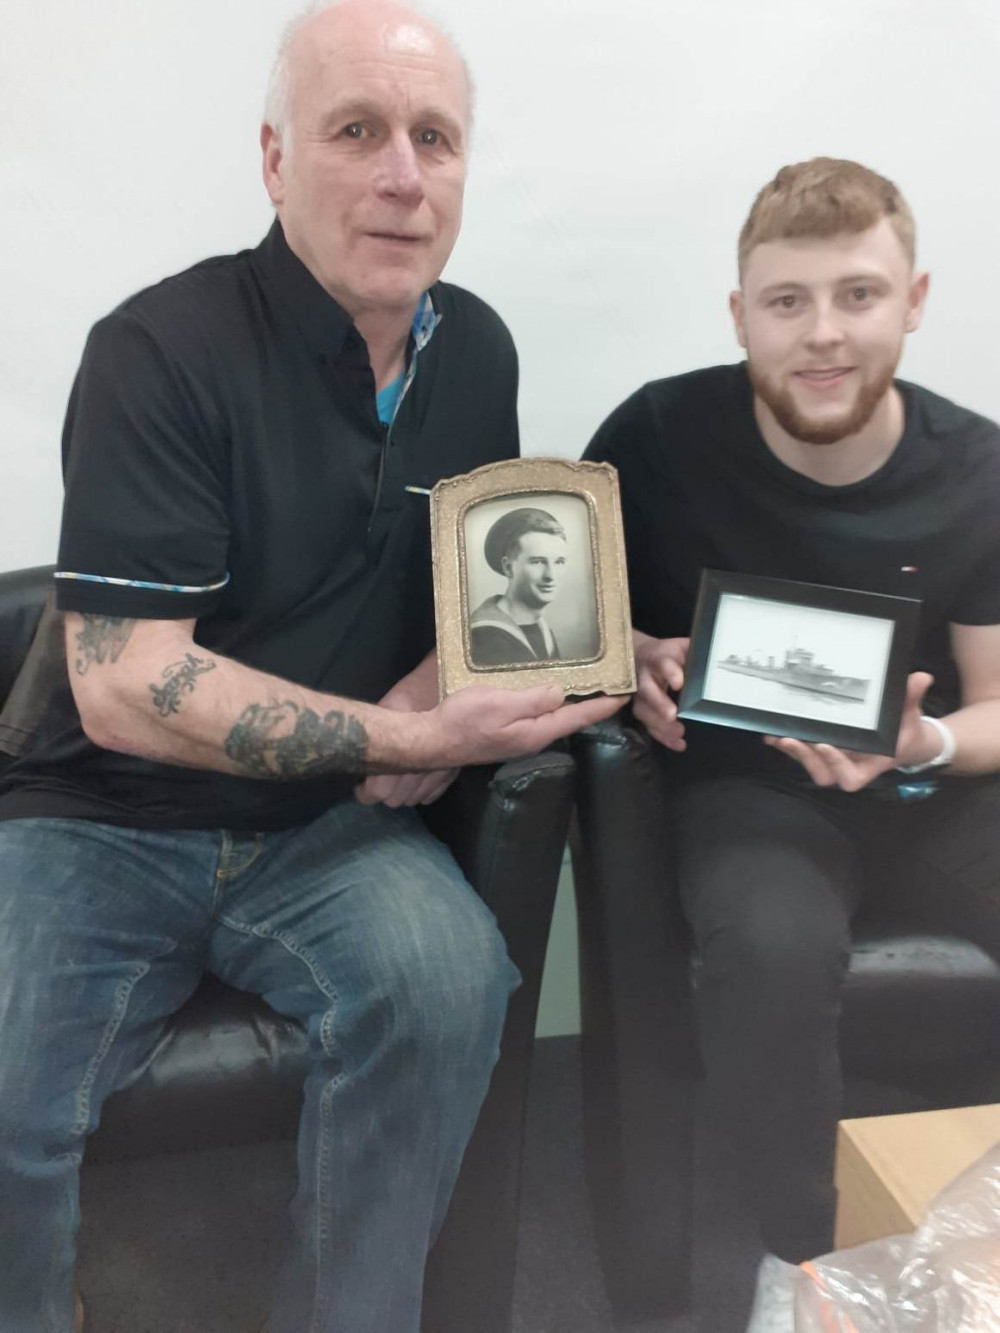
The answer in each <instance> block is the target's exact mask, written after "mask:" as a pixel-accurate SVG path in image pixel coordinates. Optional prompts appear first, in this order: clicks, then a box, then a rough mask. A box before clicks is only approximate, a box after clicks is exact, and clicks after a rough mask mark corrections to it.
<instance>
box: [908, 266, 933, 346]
mask: <svg viewBox="0 0 1000 1333" xmlns="http://www.w3.org/2000/svg"><path fill="white" fill-rule="evenodd" d="M930 285H931V275H930V274H929V273H928V272H926V270H925V271H923V272H921V273H917V274H915V275H914V278H913V281H912V282H911V283H910V291H909V294H908V295H907V298H906V305H907V310H906V332H907V333H913V332H915V331H916V330H917V329H919V328H920V321H921V320H922V319H923V317H924V305H925V303H926V301H927V291H928V288H929V287H930Z"/></svg>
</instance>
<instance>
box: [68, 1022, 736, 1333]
mask: <svg viewBox="0 0 1000 1333" xmlns="http://www.w3.org/2000/svg"><path fill="white" fill-rule="evenodd" d="M190 1165H191V1158H187V1159H162V1160H160V1161H156V1162H138V1163H135V1164H133V1166H132V1167H131V1168H130V1170H129V1171H128V1173H127V1177H126V1178H125V1179H124V1180H123V1173H122V1167H121V1165H119V1166H117V1167H116V1168H115V1172H116V1179H115V1184H114V1191H113V1192H112V1189H111V1182H110V1180H109V1177H108V1174H107V1170H106V1168H101V1167H95V1168H90V1169H89V1171H88V1172H87V1173H86V1174H85V1185H84V1196H83V1227H82V1235H81V1243H80V1266H79V1278H80V1285H81V1288H82V1290H83V1293H84V1295H85V1297H86V1299H87V1305H88V1316H89V1323H88V1333H255V1330H256V1329H257V1328H259V1326H260V1323H261V1322H262V1320H263V1318H264V1315H265V1313H266V1306H267V1294H268V1291H269V1289H270V1285H271V1282H272V1279H273V1275H274V1271H275V1267H276V1264H277V1260H278V1256H277V1255H276V1254H274V1253H273V1252H272V1245H271V1241H270V1239H269V1237H270V1236H272V1235H273V1216H274V1209H275V1206H276V1200H281V1199H286V1198H287V1197H288V1195H289V1193H290V1190H291V1187H292V1185H291V1182H292V1172H293V1169H294V1168H293V1162H292V1151H291V1147H290V1145H283V1144H278V1145H276V1144H266V1145H262V1146H261V1147H259V1148H257V1149H254V1150H253V1151H252V1153H251V1154H248V1150H247V1149H245V1148H244V1149H239V1150H236V1151H232V1150H220V1151H215V1152H206V1153H201V1154H198V1155H197V1163H196V1165H197V1171H198V1178H199V1180H200V1182H201V1188H200V1190H199V1203H198V1208H197V1210H193V1209H192V1208H191V1200H190ZM706 1165H707V1169H706V1170H703V1171H700V1172H699V1182H700V1184H699V1198H698V1203H697V1216H696V1220H695V1256H696V1257H695V1305H696V1308H697V1309H698V1310H699V1314H698V1317H697V1319H696V1318H695V1316H694V1315H689V1316H687V1317H683V1318H675V1319H672V1320H666V1319H663V1320H659V1321H652V1322H647V1323H644V1324H641V1325H639V1324H632V1325H629V1326H628V1333H696V1331H697V1333H742V1330H743V1328H744V1327H745V1320H746V1307H747V1304H748V1301H749V1297H750V1292H751V1288H752V1283H753V1275H754V1271H755V1268H756V1262H757V1256H756V1254H755V1252H754V1248H753V1245H752V1243H751V1242H750V1240H749V1239H748V1237H747V1236H746V1235H742V1234H741V1233H740V1227H739V1222H738V1218H737V1217H736V1216H735V1214H734V1212H733V1209H732V1208H731V1207H730V1206H729V1204H728V1202H727V1201H726V1200H724V1198H723V1197H722V1196H723V1195H724V1194H725V1190H726V1181H727V1172H726V1171H725V1169H717V1168H716V1166H715V1164H714V1163H713V1162H709V1163H707V1164H706ZM468 1333H476V1330H475V1329H470V1330H469V1331H468ZM512 1333H624V1330H623V1329H621V1328H620V1327H619V1328H616V1325H615V1324H614V1323H613V1322H612V1319H611V1313H610V1310H609V1307H608V1303H607V1298H606V1296H605V1292H604V1287H603V1283H602V1280H601V1274H600V1269H599V1265H598V1261H597V1255H596V1251H595V1246H594V1237H593V1230H592V1226H591V1219H590V1214H589V1210H588V1206H587V1198H586V1194H585V1191H584V1185H583V1173H582V1146H581V1133H580V1106H579V1056H578V1039H577V1038H573V1037H555V1038H547V1039H544V1040H542V1041H540V1042H539V1043H538V1047H537V1055H536V1060H535V1072H534V1076H533V1080H532V1092H531V1101H530V1107H529V1119H528V1138H527V1144H526V1172H525V1188H524V1198H523V1206H522V1222H521V1234H520V1250H519V1261H518V1273H517V1291H516V1300H515V1313H514V1323H513V1329H512Z"/></svg>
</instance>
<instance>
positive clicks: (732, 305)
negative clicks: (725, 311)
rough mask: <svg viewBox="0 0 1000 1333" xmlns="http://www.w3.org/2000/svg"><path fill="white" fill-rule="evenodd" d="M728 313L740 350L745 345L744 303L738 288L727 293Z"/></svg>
mask: <svg viewBox="0 0 1000 1333" xmlns="http://www.w3.org/2000/svg"><path fill="white" fill-rule="evenodd" d="M729 313H730V314H731V315H732V317H733V328H734V329H735V330H736V341H737V342H738V343H739V345H740V346H741V347H742V348H744V349H745V348H746V345H747V328H746V318H745V314H746V303H745V301H744V300H743V293H742V291H740V290H739V289H738V288H737V290H736V291H735V292H730V293H729Z"/></svg>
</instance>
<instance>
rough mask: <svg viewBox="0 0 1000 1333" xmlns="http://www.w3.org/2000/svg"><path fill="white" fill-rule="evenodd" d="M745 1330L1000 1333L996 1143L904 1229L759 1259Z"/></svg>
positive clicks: (999, 1176)
mask: <svg viewBox="0 0 1000 1333" xmlns="http://www.w3.org/2000/svg"><path fill="white" fill-rule="evenodd" d="M747 1333H1000V1144H998V1145H997V1146H996V1147H994V1148H991V1149H990V1151H989V1152H988V1153H986V1154H985V1155H984V1156H983V1157H981V1158H980V1159H979V1161H978V1162H976V1163H974V1164H973V1165H972V1166H970V1167H969V1169H968V1170H967V1171H964V1172H963V1173H962V1175H960V1176H959V1177H958V1179H957V1180H955V1181H953V1182H952V1184H950V1185H948V1186H947V1187H946V1188H945V1189H943V1190H942V1191H941V1193H940V1194H939V1195H938V1196H937V1198H936V1199H935V1200H934V1202H933V1203H932V1204H931V1206H930V1208H929V1210H928V1212H927V1216H926V1218H925V1219H924V1221H923V1223H922V1225H921V1226H920V1227H919V1228H918V1229H917V1230H916V1231H914V1232H912V1233H911V1234H910V1235H906V1236H888V1237H886V1238H885V1239H883V1240H876V1241H871V1242H870V1243H869V1244H867V1245H859V1246H857V1248H855V1249H853V1250H841V1251H838V1252H837V1253H836V1254H828V1255H825V1256H824V1257H823V1258H822V1259H814V1260H813V1261H812V1262H811V1263H808V1264H803V1265H801V1267H799V1268H796V1267H794V1266H793V1265H791V1264H785V1263H782V1262H781V1261H780V1260H779V1259H774V1258H767V1259H765V1260H764V1263H763V1264H762V1265H761V1270H760V1274H759V1276H758V1280H757V1296H756V1300H755V1301H754V1308H753V1314H752V1316H751V1319H750V1325H749V1327H748V1329H747Z"/></svg>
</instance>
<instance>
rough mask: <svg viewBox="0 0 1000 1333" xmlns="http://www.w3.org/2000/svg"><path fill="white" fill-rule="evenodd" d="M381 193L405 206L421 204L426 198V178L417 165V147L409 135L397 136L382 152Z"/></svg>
mask: <svg viewBox="0 0 1000 1333" xmlns="http://www.w3.org/2000/svg"><path fill="white" fill-rule="evenodd" d="M377 185H378V191H379V194H381V195H382V196H383V197H385V198H387V199H398V200H399V201H400V202H401V203H405V204H410V205H414V204H419V203H420V201H421V200H422V199H423V197H424V185H423V178H422V176H421V174H420V163H419V162H418V161H417V150H416V145H415V144H414V143H413V140H412V139H411V138H410V136H409V135H408V134H399V135H394V136H393V137H392V138H391V139H389V140H388V142H387V143H386V145H385V147H384V148H383V150H382V154H381V159H380V161H379V175H378V181H377Z"/></svg>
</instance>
